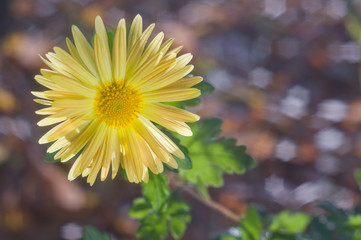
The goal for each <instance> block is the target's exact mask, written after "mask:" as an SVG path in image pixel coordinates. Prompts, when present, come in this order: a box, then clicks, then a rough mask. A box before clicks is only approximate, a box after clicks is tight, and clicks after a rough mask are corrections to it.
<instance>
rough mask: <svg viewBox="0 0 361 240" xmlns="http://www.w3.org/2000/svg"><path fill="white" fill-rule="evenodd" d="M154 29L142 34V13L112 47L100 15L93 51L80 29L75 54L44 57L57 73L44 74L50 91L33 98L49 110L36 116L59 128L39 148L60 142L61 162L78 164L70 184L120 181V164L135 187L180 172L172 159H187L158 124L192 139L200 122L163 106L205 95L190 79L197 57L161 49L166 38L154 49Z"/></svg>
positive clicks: (56, 148)
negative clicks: (170, 169) (165, 169)
mask: <svg viewBox="0 0 361 240" xmlns="http://www.w3.org/2000/svg"><path fill="white" fill-rule="evenodd" d="M153 28H154V24H152V25H150V26H149V27H148V28H147V29H145V30H144V31H143V30H142V18H141V17H140V16H139V15H138V16H136V17H135V19H134V20H133V23H132V25H131V27H130V30H129V32H127V31H126V25H125V20H124V19H121V20H120V21H119V24H118V27H117V29H116V31H115V34H114V40H113V45H112V46H110V45H109V39H108V35H107V31H106V28H105V26H104V24H103V21H102V19H101V18H100V17H97V18H96V19H95V36H94V48H93V47H92V46H91V45H90V44H89V42H88V41H87V40H86V38H85V37H84V35H83V34H82V33H81V32H80V30H79V29H78V28H77V27H76V26H73V28H72V32H73V37H74V43H73V42H72V41H71V40H69V39H67V40H66V43H67V46H68V50H69V52H67V51H65V50H63V49H61V48H58V47H55V48H54V52H50V53H48V54H46V57H47V59H48V60H46V59H43V61H44V62H45V63H46V64H47V65H48V66H49V68H50V69H41V75H36V76H35V80H36V81H37V82H39V83H40V84H42V85H44V86H45V87H47V88H49V89H50V90H46V91H44V92H32V93H33V94H34V95H35V96H36V97H38V98H40V99H35V101H36V102H38V103H40V104H42V105H45V106H46V107H45V108H43V109H41V110H38V111H37V112H36V113H37V114H40V115H49V116H47V117H45V118H44V119H42V120H41V121H39V122H38V125H39V126H48V125H54V124H56V126H55V127H53V128H52V129H51V130H50V131H48V132H47V133H46V134H45V135H44V136H43V137H42V138H41V139H40V140H39V143H40V144H44V143H49V142H53V143H52V145H51V146H50V147H49V148H48V152H49V153H54V152H56V154H55V158H56V159H60V160H61V162H66V161H68V160H71V159H72V158H75V159H76V160H75V162H74V164H73V166H72V168H71V170H70V172H69V177H68V178H69V180H73V179H75V178H76V177H78V176H79V175H82V176H83V177H86V176H87V181H88V182H89V183H90V184H91V185H92V184H93V183H94V182H95V179H96V177H97V175H98V173H99V171H100V172H101V173H100V178H101V180H102V181H103V180H105V179H106V177H107V175H108V172H109V171H110V170H111V172H112V178H114V177H115V176H116V174H117V172H118V170H119V166H120V165H121V166H122V167H123V168H124V169H125V171H126V174H127V177H128V179H129V181H131V182H140V181H147V180H148V169H150V170H151V171H152V172H153V173H156V174H157V173H160V172H162V171H163V163H166V164H168V165H170V166H172V167H173V168H177V162H176V161H175V159H174V158H173V155H174V156H177V157H178V158H184V154H183V153H182V151H181V150H180V149H179V148H178V147H177V145H176V144H174V143H173V142H172V141H171V140H170V139H169V138H168V137H167V136H166V135H165V134H164V133H163V132H162V131H160V130H159V129H158V128H157V127H156V126H155V125H154V123H156V124H159V125H161V126H163V127H165V128H167V129H169V130H171V131H174V132H177V133H179V134H181V135H185V136H190V135H192V132H191V130H190V128H189V127H188V125H187V124H186V123H185V122H194V121H197V120H198V119H199V117H198V116H197V115H195V114H193V113H190V112H188V111H186V110H183V109H179V108H176V107H173V106H170V105H168V104H164V103H162V102H174V101H183V100H187V99H192V98H195V97H198V96H199V95H200V92H199V90H198V89H196V88H191V87H192V86H193V85H195V84H197V83H199V82H200V81H202V78H201V77H191V78H185V76H186V75H187V74H189V73H190V72H191V71H192V69H193V66H192V65H187V64H188V63H189V62H190V60H191V59H192V55H191V54H189V53H188V54H184V55H181V56H179V57H177V54H178V52H179V51H180V50H181V47H177V48H173V49H171V50H170V48H171V45H172V42H173V39H169V40H167V41H165V42H164V43H162V42H163V38H164V34H163V33H162V32H161V33H159V34H158V35H156V36H155V37H154V39H153V40H151V41H150V43H149V44H148V43H147V42H148V39H149V37H150V34H151V33H152V30H153ZM127 35H128V36H127Z"/></svg>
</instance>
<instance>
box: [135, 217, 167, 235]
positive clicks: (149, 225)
mask: <svg viewBox="0 0 361 240" xmlns="http://www.w3.org/2000/svg"><path fill="white" fill-rule="evenodd" d="M167 235H168V233H167V219H166V218H165V217H164V216H158V215H157V214H156V213H152V214H150V215H148V216H147V217H145V218H143V219H142V220H140V225H139V228H138V231H137V238H138V239H139V240H161V239H163V238H165V237H166V236H167Z"/></svg>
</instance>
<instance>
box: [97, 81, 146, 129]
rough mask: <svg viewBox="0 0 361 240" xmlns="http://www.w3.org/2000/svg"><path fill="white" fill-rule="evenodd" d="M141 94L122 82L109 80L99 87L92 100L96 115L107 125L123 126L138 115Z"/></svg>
mask: <svg viewBox="0 0 361 240" xmlns="http://www.w3.org/2000/svg"><path fill="white" fill-rule="evenodd" d="M141 102H142V95H141V94H140V93H139V92H138V91H136V90H135V89H134V88H132V87H130V86H127V85H126V84H124V83H123V82H110V83H108V84H106V85H105V86H103V87H102V88H100V89H99V90H98V92H97V94H96V97H95V101H94V109H95V113H96V115H97V117H98V118H99V119H101V120H102V121H103V122H105V123H106V124H107V125H108V126H113V127H125V126H126V125H128V124H129V123H130V122H132V120H134V119H135V118H137V117H138V114H139V113H140V110H141Z"/></svg>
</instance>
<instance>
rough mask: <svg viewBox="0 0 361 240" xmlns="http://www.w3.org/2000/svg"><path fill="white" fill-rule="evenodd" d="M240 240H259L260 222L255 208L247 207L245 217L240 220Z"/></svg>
mask: <svg viewBox="0 0 361 240" xmlns="http://www.w3.org/2000/svg"><path fill="white" fill-rule="evenodd" d="M240 226H241V230H242V233H241V234H242V240H256V239H261V235H262V221H261V218H260V215H259V213H258V210H257V209H256V208H255V207H249V208H248V209H247V212H246V214H245V216H244V217H243V218H242V219H241V223H240Z"/></svg>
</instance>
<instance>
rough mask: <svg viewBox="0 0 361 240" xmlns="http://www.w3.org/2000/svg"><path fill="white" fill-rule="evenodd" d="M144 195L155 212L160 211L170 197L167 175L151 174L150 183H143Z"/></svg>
mask: <svg viewBox="0 0 361 240" xmlns="http://www.w3.org/2000/svg"><path fill="white" fill-rule="evenodd" d="M142 193H143V195H144V197H145V198H146V199H147V200H148V201H149V202H150V204H151V205H152V207H153V209H154V210H155V211H159V210H160V208H161V207H162V205H163V203H164V202H165V201H166V199H167V198H168V197H169V195H170V190H169V187H168V179H167V177H166V175H165V174H158V175H155V174H153V173H152V172H149V181H148V183H144V182H143V183H142Z"/></svg>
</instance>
